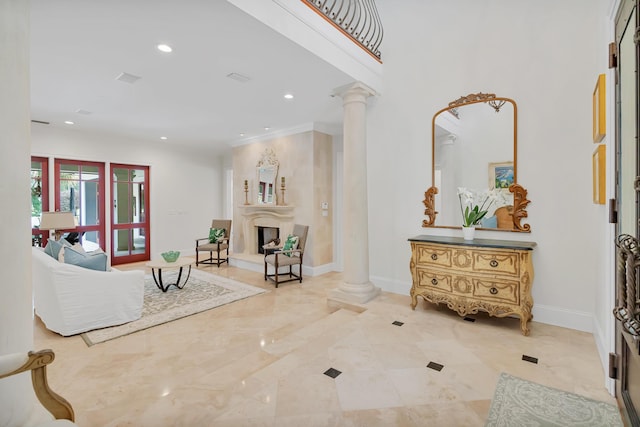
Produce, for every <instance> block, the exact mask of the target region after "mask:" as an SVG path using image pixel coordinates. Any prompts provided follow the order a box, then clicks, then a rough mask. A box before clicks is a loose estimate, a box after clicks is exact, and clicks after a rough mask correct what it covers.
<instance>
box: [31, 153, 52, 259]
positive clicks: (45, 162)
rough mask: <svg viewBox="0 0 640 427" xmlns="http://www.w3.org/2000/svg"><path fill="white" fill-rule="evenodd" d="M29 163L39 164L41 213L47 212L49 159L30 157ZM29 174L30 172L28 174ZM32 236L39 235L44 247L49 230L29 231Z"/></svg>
mask: <svg viewBox="0 0 640 427" xmlns="http://www.w3.org/2000/svg"><path fill="white" fill-rule="evenodd" d="M31 162H38V163H40V170H42V175H41V180H40V188H41V191H42V192H41V193H40V194H41V197H40V199H41V200H42V212H49V159H48V158H46V157H35V156H31ZM29 173H31V172H29ZM31 235H32V236H38V235H41V236H42V239H41V241H40V245H41V246H42V247H45V246H46V245H47V241H48V240H49V230H40V229H39V228H37V227H36V228H32V229H31Z"/></svg>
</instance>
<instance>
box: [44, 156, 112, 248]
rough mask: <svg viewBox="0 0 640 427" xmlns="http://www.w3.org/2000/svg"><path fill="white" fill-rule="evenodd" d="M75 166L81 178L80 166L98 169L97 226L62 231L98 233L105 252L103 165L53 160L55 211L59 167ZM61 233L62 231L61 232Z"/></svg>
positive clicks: (84, 226)
mask: <svg viewBox="0 0 640 427" xmlns="http://www.w3.org/2000/svg"><path fill="white" fill-rule="evenodd" d="M62 164H65V165H76V166H79V167H80V174H81V175H80V176H81V177H82V166H94V167H97V168H98V194H96V200H97V203H98V221H97V222H98V224H97V225H82V224H78V226H77V227H76V228H75V229H74V230H64V231H76V232H78V233H81V234H82V233H83V232H86V231H97V232H98V245H100V248H102V250H103V251H106V246H105V242H106V234H105V222H106V221H105V220H104V218H105V207H104V205H105V191H104V190H105V184H104V179H105V177H104V163H99V162H87V161H82V160H68V159H55V166H54V169H55V179H54V180H55V192H56V193H55V206H56V210H57V211H58V210H60V165H62ZM61 231H62V230H61Z"/></svg>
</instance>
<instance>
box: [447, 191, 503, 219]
mask: <svg viewBox="0 0 640 427" xmlns="http://www.w3.org/2000/svg"><path fill="white" fill-rule="evenodd" d="M458 199H459V200H460V212H461V213H462V225H463V226H464V227H474V226H476V225H479V224H480V222H481V221H482V219H483V218H484V217H485V216H486V215H487V213H488V212H489V208H490V207H491V206H492V205H494V204H495V205H496V206H498V207H500V206H504V205H506V204H508V203H507V200H506V199H505V194H504V192H503V191H499V190H495V189H493V190H484V191H482V192H474V191H473V190H468V189H467V188H465V187H458Z"/></svg>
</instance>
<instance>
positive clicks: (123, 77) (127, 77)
mask: <svg viewBox="0 0 640 427" xmlns="http://www.w3.org/2000/svg"><path fill="white" fill-rule="evenodd" d="M140 78H141V77H139V76H134V75H133V74H129V73H120V75H119V76H118V77H116V80H120V81H121V82H125V83H135V82H137V81H138V80H140Z"/></svg>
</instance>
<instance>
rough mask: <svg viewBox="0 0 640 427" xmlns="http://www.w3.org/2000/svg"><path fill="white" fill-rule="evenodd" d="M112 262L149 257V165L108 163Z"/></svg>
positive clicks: (117, 262) (122, 262)
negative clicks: (109, 173) (109, 166)
mask: <svg viewBox="0 0 640 427" xmlns="http://www.w3.org/2000/svg"><path fill="white" fill-rule="evenodd" d="M111 199H112V200H113V204H112V208H111V209H112V210H111V230H112V241H111V264H112V265H117V264H124V263H129V262H136V261H146V260H148V259H150V250H149V248H150V242H149V234H150V233H149V167H148V166H133V165H123V164H113V163H112V164H111Z"/></svg>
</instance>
